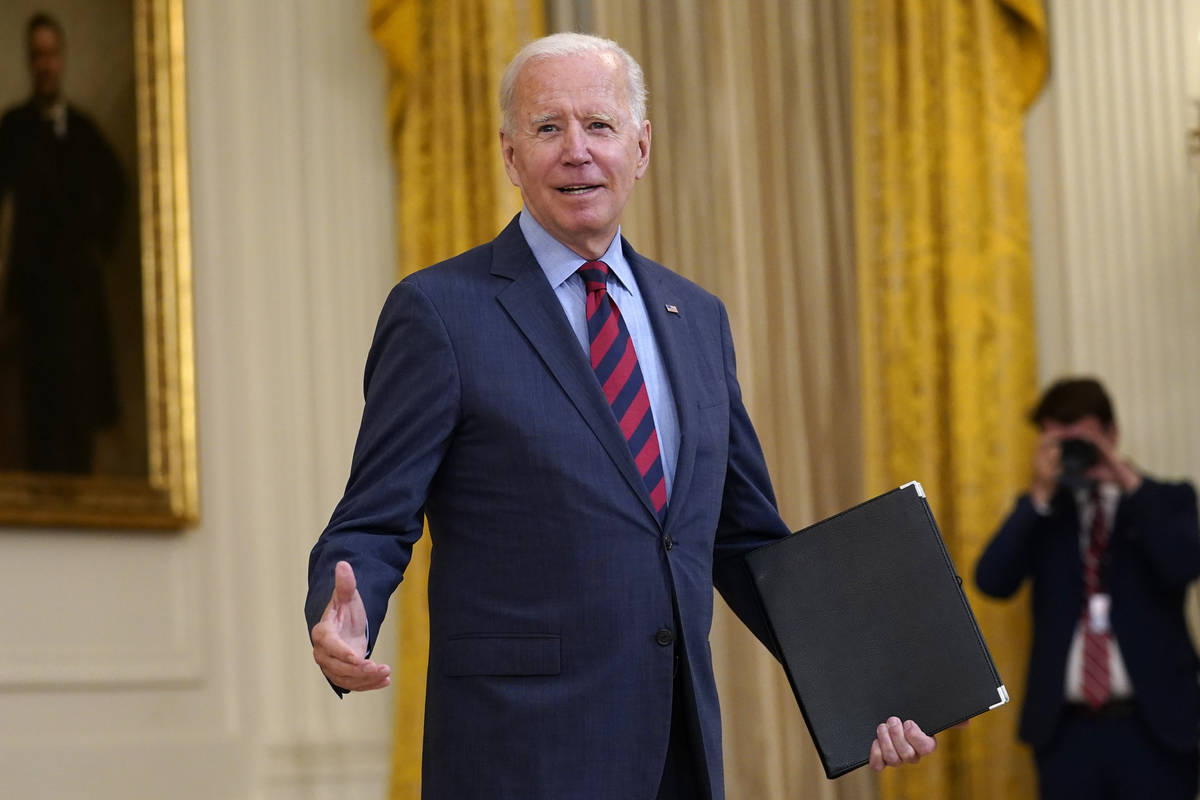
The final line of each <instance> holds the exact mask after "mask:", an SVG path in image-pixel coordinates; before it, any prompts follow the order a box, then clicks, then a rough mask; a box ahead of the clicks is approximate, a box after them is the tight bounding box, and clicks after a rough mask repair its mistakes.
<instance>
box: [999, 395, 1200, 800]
mask: <svg viewBox="0 0 1200 800" xmlns="http://www.w3.org/2000/svg"><path fill="white" fill-rule="evenodd" d="M1030 417H1031V421H1032V422H1033V423H1034V424H1035V425H1036V426H1038V428H1039V430H1040V431H1041V437H1040V439H1039V441H1038V448H1037V452H1036V454H1035V455H1034V460H1033V480H1032V483H1031V485H1030V488H1029V491H1028V492H1027V493H1025V494H1023V495H1022V496H1021V497H1020V498H1019V499H1018V500H1017V503H1016V506H1015V507H1014V508H1013V510H1012V512H1011V513H1010V514H1009V516H1008V518H1007V519H1006V520H1005V521H1004V524H1003V525H1002V526H1001V527H1000V530H999V531H998V532H997V533H996V535H995V537H994V538H993V539H992V541H991V542H990V543H989V544H988V546H987V548H986V550H985V551H984V553H983V555H982V556H981V557H980V559H979V563H978V564H977V565H976V570H975V581H976V583H977V584H978V586H979V588H980V589H981V590H982V591H983V592H984V593H986V594H989V595H992V596H994V597H1001V598H1004V597H1010V596H1012V595H1013V594H1014V593H1015V592H1016V591H1017V589H1019V588H1020V586H1021V584H1022V583H1023V582H1024V580H1025V578H1026V577H1027V576H1028V577H1030V578H1031V579H1032V584H1033V599H1032V611H1033V648H1032V652H1031V653H1030V658H1029V674H1028V685H1027V689H1026V696H1025V704H1024V708H1023V709H1022V715H1021V727H1020V736H1021V738H1022V739H1023V740H1024V741H1025V742H1027V743H1028V744H1029V745H1030V746H1032V747H1033V750H1034V756H1035V759H1036V762H1037V768H1038V784H1039V789H1040V792H1041V796H1042V798H1043V800H1049V799H1050V798H1067V797H1070V798H1099V797H1119V798H1134V797H1137V798H1142V797H1155V798H1181V800H1182V799H1183V798H1186V799H1187V800H1192V799H1193V798H1195V796H1196V791H1197V762H1198V759H1197V724H1198V723H1200V697H1198V692H1197V668H1198V666H1200V663H1198V662H1197V658H1196V654H1195V651H1194V649H1193V647H1192V643H1191V640H1190V639H1189V636H1188V630H1187V626H1186V623H1185V621H1184V610H1183V604H1184V596H1185V592H1186V590H1187V587H1188V584H1189V583H1190V582H1191V581H1192V580H1194V579H1195V578H1196V577H1197V576H1198V575H1200V525H1198V523H1197V510H1196V491H1195V489H1194V488H1193V487H1192V485H1191V484H1190V483H1163V482H1159V481H1156V480H1153V479H1151V478H1149V477H1147V476H1145V475H1143V474H1141V473H1139V472H1138V471H1137V470H1136V469H1135V468H1134V467H1133V466H1131V465H1130V464H1129V463H1128V462H1126V461H1123V460H1121V459H1120V457H1119V456H1118V455H1117V453H1116V446H1117V424H1116V420H1115V419H1114V416H1113V410H1112V403H1111V402H1110V400H1109V398H1108V395H1107V394H1106V393H1105V391H1104V388H1103V387H1102V386H1101V385H1100V383H1099V382H1097V381H1095V380H1092V379H1067V380H1060V381H1058V382H1057V383H1055V384H1054V385H1053V386H1051V387H1050V388H1049V389H1048V390H1047V391H1046V393H1045V394H1044V395H1043V396H1042V399H1041V401H1040V402H1039V403H1038V405H1037V407H1036V408H1035V409H1034V411H1033V413H1032V414H1031V415H1030Z"/></svg>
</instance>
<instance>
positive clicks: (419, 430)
mask: <svg viewBox="0 0 1200 800" xmlns="http://www.w3.org/2000/svg"><path fill="white" fill-rule="evenodd" d="M364 393H365V398H366V404H365V406H364V409H363V416H362V423H361V425H360V427H359V432H358V440H357V443H356V444H355V447H354V459H353V462H352V465H351V468H350V478H349V481H348V482H347V485H346V491H345V494H344V495H343V496H342V499H341V501H340V502H339V503H338V505H337V507H336V508H335V509H334V512H333V516H332V518H331V519H330V520H329V524H328V526H327V527H326V528H325V531H324V533H322V534H321V536H320V538H319V539H318V540H317V543H316V545H315V546H314V547H313V549H312V553H311V554H310V556H309V568H308V586H309V588H308V598H307V600H306V602H305V617H306V618H307V621H308V629H309V630H310V631H311V630H312V628H313V626H314V625H316V624H317V622H318V621H319V620H320V618H321V614H322V612H323V611H324V609H325V606H326V605H327V604H328V603H329V598H330V596H331V595H332V592H333V568H334V566H335V565H336V564H337V562H338V561H342V560H345V561H348V562H350V565H351V566H352V567H353V568H354V574H355V578H356V579H357V582H358V590H359V594H361V595H362V599H363V604H364V605H365V606H366V610H367V618H368V620H369V625H370V628H369V637H370V639H369V642H368V646H367V651H368V652H370V651H371V650H372V649H374V647H375V638H376V637H377V636H378V632H379V630H380V628H381V626H382V623H383V618H384V614H385V613H386V611H387V602H388V598H389V597H390V596H391V594H392V592H393V591H394V590H395V588H396V587H397V586H398V585H399V583H400V581H401V580H402V579H403V577H404V570H405V568H406V567H407V566H408V562H409V559H410V557H411V555H412V546H413V544H414V543H415V542H416V540H417V539H418V538H420V536H421V531H422V528H423V524H424V506H425V501H426V497H427V495H428V492H429V486H430V483H431V482H432V481H433V478H434V475H435V474H436V473H437V470H438V467H439V466H440V464H441V461H442V457H443V455H444V454H445V452H446V449H447V447H448V445H449V441H450V437H451V435H452V433H453V431H454V427H455V425H456V423H457V419H458V409H459V398H460V385H459V379H458V369H457V365H456V362H455V357H454V351H453V349H452V347H451V344H450V338H449V336H448V335H447V332H446V329H445V327H444V325H443V323H442V320H441V318H440V316H439V315H438V314H437V311H436V309H435V308H434V306H433V304H432V303H431V302H430V300H429V299H428V297H427V296H426V295H425V294H424V293H423V292H422V291H421V290H420V289H419V288H418V287H417V285H416V283H415V282H413V281H411V280H409V281H405V282H403V283H400V284H399V285H397V286H396V288H395V289H393V290H392V293H391V294H390V295H389V297H388V299H387V302H386V303H385V304H384V307H383V311H382V312H381V314H380V317H379V323H378V326H377V327H376V330H375V338H374V341H373V342H372V344H371V350H370V354H369V355H368V357H367V366H366V372H365V378H364Z"/></svg>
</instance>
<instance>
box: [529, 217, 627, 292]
mask: <svg viewBox="0 0 1200 800" xmlns="http://www.w3.org/2000/svg"><path fill="white" fill-rule="evenodd" d="M518 224H519V225H520V226H521V233H523V234H524V235H525V241H526V242H527V243H528V244H529V249H530V250H532V251H533V257H534V258H535V259H537V262H538V266H540V267H541V268H542V272H544V273H545V274H546V280H547V281H549V282H550V287H551V288H552V289H557V288H558V287H559V286H560V285H562V283H563V281H565V280H567V279H568V278H570V277H571V276H572V275H574V274H575V271H576V270H578V269H579V268H580V267H581V266H583V264H585V263H586V262H587V259H585V258H584V257H583V256H581V255H579V254H578V253H576V252H575V251H574V250H572V249H571V248H569V247H567V246H566V245H565V244H563V243H562V242H560V241H558V240H557V239H555V238H554V237H553V236H551V235H550V233H549V232H548V231H547V230H546V229H545V228H543V227H542V226H541V224H539V223H538V221H537V220H536V219H534V218H533V215H532V214H530V213H529V210H528V209H525V208H523V209H521V217H520V219H519V220H518ZM598 260H600V261H603V262H604V263H605V264H607V265H608V269H609V272H610V273H611V274H612V275H615V276H616V278H617V280H618V281H620V282H621V285H622V286H624V287H625V288H626V289H628V290H629V291H633V287H634V286H635V285H636V284H635V283H634V280H633V269H632V267H630V266H629V262H628V261H626V260H625V253H624V248H622V247H621V228H620V227H618V228H617V233H616V235H615V236H613V240H612V241H611V242H609V244H608V249H607V250H605V251H604V255H602V256H601V257H600V258H599V259H598Z"/></svg>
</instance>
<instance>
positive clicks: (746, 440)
mask: <svg viewBox="0 0 1200 800" xmlns="http://www.w3.org/2000/svg"><path fill="white" fill-rule="evenodd" d="M720 316H721V323H720V326H721V346H722V351H723V358H724V369H725V384H726V386H727V387H728V391H729V456H728V459H729V460H728V464H727V466H726V472H725V486H724V489H723V493H722V498H721V514H720V518H719V520H718V524H717V534H716V541H715V545H714V548H715V550H714V553H713V584H714V585H715V586H716V588H717V591H719V592H720V593H721V596H722V597H723V598H725V602H726V603H728V604H729V607H730V608H731V609H733V612H734V613H735V614H737V616H738V618H739V619H740V620H741V621H742V622H743V624H745V625H746V627H748V628H749V629H750V630H751V632H753V633H754V635H755V636H757V637H758V639H759V641H761V642H762V643H763V644H765V645H766V646H767V649H769V650H770V651H771V652H772V653H774V654H775V655H776V657H777V658H778V647H777V646H776V645H775V643H774V637H773V635H772V634H771V630H770V626H769V625H768V624H767V620H766V615H765V614H764V612H763V608H762V602H761V601H760V600H759V598H758V592H757V590H756V589H755V588H754V585H753V582H752V580H751V578H750V571H749V569H748V568H747V566H746V563H745V560H744V558H745V555H746V553H748V552H751V551H752V550H756V549H758V548H759V547H762V546H763V545H766V544H770V543H771V542H773V541H776V540H778V539H780V538H783V537H784V536H787V535H789V534H790V533H791V531H790V529H789V528H788V527H787V525H786V523H784V521H783V519H782V518H780V516H779V509H778V506H777V505H776V503H775V492H774V490H773V489H772V487H771V477H770V475H769V474H768V472H767V464H766V460H765V459H764V458H763V452H762V447H761V445H760V444H759V441H758V435H757V434H756V433H755V432H754V425H753V424H752V423H751V422H750V415H749V414H748V413H747V412H746V407H745V406H744V405H743V404H742V390H741V387H740V386H739V384H738V380H737V363H736V357H735V355H734V350H733V337H732V335H731V334H730V331H729V318H728V316H727V315H726V313H725V308H724V306H723V305H722V306H720Z"/></svg>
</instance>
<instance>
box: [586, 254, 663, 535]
mask: <svg viewBox="0 0 1200 800" xmlns="http://www.w3.org/2000/svg"><path fill="white" fill-rule="evenodd" d="M579 275H580V276H581V277H582V278H583V285H584V286H585V287H586V288H587V324H588V340H589V341H590V342H591V345H590V347H589V350H590V353H591V357H592V369H593V370H595V371H596V378H597V379H598V380H599V381H600V386H601V388H603V389H604V396H605V397H607V398H608V404H609V405H610V406H612V410H613V414H614V415H615V416H616V418H617V423H618V424H619V425H620V426H621V432H622V433H624V434H625V441H626V442H628V443H629V452H630V453H632V454H633V461H634V463H635V464H636V465H637V469H638V472H639V473H641V476H642V480H643V481H644V482H645V484H646V491H648V492H649V493H650V501H651V503H652V504H653V505H654V511H655V512H656V513H657V514H658V516H659V519H662V516H663V509H665V508H666V507H667V483H666V479H665V478H664V477H663V468H662V456H661V455H660V453H659V447H658V432H657V431H656V430H655V429H654V414H653V413H651V411H650V396H649V395H648V394H646V382H645V380H643V379H642V370H641V367H639V366H638V359H637V353H635V352H634V349H633V339H631V338H629V329H628V328H627V327H625V320H623V319H621V312H620V311H618V310H617V304H616V303H614V302H613V299H612V297H610V296H609V294H608V286H607V279H608V264H605V263H604V262H603V261H588V262H587V263H586V264H584V265H583V266H582V267H580V268H579Z"/></svg>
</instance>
